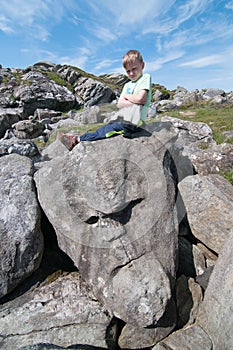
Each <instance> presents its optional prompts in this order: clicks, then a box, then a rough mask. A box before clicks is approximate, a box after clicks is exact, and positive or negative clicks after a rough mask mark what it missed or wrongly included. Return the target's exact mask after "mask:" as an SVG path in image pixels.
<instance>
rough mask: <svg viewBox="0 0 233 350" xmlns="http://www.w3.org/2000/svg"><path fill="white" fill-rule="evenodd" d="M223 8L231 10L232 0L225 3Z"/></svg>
mask: <svg viewBox="0 0 233 350" xmlns="http://www.w3.org/2000/svg"><path fill="white" fill-rule="evenodd" d="M225 8H226V9H228V10H233V1H229V2H228V3H227V4H226V5H225Z"/></svg>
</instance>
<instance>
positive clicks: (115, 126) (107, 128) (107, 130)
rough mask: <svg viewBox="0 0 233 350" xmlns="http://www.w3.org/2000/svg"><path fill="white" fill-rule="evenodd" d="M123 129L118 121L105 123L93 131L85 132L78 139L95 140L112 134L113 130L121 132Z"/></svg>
mask: <svg viewBox="0 0 233 350" xmlns="http://www.w3.org/2000/svg"><path fill="white" fill-rule="evenodd" d="M121 131H122V133H123V131H124V125H123V124H122V123H120V122H115V123H109V124H107V125H103V126H101V127H100V128H99V129H97V130H96V131H94V132H87V133H85V134H83V135H82V136H80V141H96V140H101V139H105V138H106V137H110V136H112V135H111V133H112V134H114V132H121Z"/></svg>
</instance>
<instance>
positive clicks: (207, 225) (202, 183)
mask: <svg viewBox="0 0 233 350" xmlns="http://www.w3.org/2000/svg"><path fill="white" fill-rule="evenodd" d="M178 187H179V190H180V193H181V196H182V199H183V201H184V205H185V207H186V210H187V216H188V221H189V225H190V228H191V230H192V233H193V235H194V236H195V237H196V238H198V239H199V240H200V241H201V242H202V243H204V244H205V245H206V246H207V247H208V248H210V249H212V250H213V251H214V252H216V253H219V252H220V250H221V248H222V246H223V243H224V241H225V239H226V237H227V236H228V234H229V232H230V230H231V228H232V226H233V201H232V198H233V187H232V185H231V184H230V183H229V182H228V181H227V180H226V179H224V178H223V177H222V176H220V175H207V176H203V175H195V176H188V177H186V178H185V179H184V180H182V181H181V182H180V183H179V185H178Z"/></svg>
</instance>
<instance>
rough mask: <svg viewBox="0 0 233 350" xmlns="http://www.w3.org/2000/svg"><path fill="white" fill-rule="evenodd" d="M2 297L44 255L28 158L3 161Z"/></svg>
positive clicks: (0, 215) (0, 174)
mask: <svg viewBox="0 0 233 350" xmlns="http://www.w3.org/2000/svg"><path fill="white" fill-rule="evenodd" d="M0 181H1V184H4V185H2V186H1V190H0V218H1V219H0V241H1V246H0V250H1V254H0V263H1V270H0V296H1V297H2V296H4V295H6V294H7V293H9V292H10V291H12V290H13V289H14V288H15V287H16V286H17V285H18V284H19V283H21V282H22V281H23V280H24V279H25V278H26V277H28V276H29V275H30V274H32V272H33V271H35V270H36V269H37V268H38V266H39V264H40V261H41V257H42V253H43V236H42V233H41V229H40V209H39V204H38V202H37V198H36V190H35V187H34V182H33V178H32V163H31V160H30V159H29V158H26V157H22V156H19V155H17V154H12V155H9V156H5V157H2V158H0Z"/></svg>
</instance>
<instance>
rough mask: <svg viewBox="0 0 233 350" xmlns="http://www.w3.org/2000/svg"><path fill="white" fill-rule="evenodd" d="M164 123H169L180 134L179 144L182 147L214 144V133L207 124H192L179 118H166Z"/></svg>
mask: <svg viewBox="0 0 233 350" xmlns="http://www.w3.org/2000/svg"><path fill="white" fill-rule="evenodd" d="M161 120H162V121H164V122H165V121H169V122H170V123H172V124H173V126H174V127H175V128H176V130H177V132H178V140H177V142H178V143H179V144H181V145H182V146H189V145H192V146H193V145H195V144H197V145H198V144H199V143H200V142H201V143H205V144H207V145H208V144H209V143H212V142H213V132H212V130H211V128H210V127H209V126H208V125H207V124H206V123H201V122H198V123H197V122H190V121H187V120H182V119H178V118H173V117H169V116H167V115H166V116H164V117H162V118H161Z"/></svg>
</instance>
